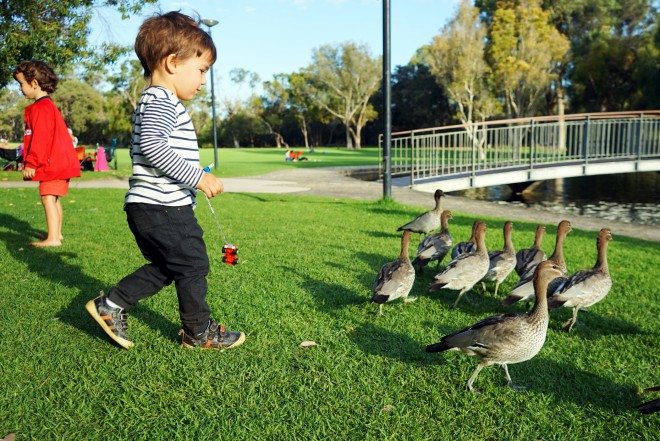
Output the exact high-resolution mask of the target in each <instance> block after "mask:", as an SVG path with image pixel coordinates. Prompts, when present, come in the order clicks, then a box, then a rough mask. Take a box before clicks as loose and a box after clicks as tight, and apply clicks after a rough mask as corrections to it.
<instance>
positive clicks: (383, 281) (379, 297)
mask: <svg viewBox="0 0 660 441" xmlns="http://www.w3.org/2000/svg"><path fill="white" fill-rule="evenodd" d="M410 233H411V232H410V230H404V231H403V234H402V235H401V250H400V252H399V257H398V258H397V259H396V260H394V261H392V262H388V263H386V264H384V265H383V266H382V267H381V268H380V270H379V271H378V276H377V277H376V280H374V283H373V285H372V287H371V293H372V295H371V300H372V302H374V303H377V304H378V305H379V308H378V313H379V314H380V315H382V314H383V304H384V303H386V302H391V301H392V300H395V299H399V298H401V299H403V300H404V302H406V303H407V302H412V301H414V300H416V298H414V297H408V294H410V290H411V289H412V286H413V283H414V282H415V269H414V268H413V266H412V263H411V262H410V257H409V256H408V246H409V244H410Z"/></svg>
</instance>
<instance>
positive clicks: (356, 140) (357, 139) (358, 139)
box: [349, 127, 362, 150]
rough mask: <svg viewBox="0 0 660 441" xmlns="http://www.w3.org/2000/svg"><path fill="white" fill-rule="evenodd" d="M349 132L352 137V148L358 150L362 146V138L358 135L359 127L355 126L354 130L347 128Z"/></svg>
mask: <svg viewBox="0 0 660 441" xmlns="http://www.w3.org/2000/svg"><path fill="white" fill-rule="evenodd" d="M349 131H350V132H351V137H352V138H353V148H354V149H355V150H360V149H361V148H362V140H361V136H360V131H361V128H360V127H357V128H356V129H355V130H353V129H349Z"/></svg>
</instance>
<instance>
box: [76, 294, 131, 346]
mask: <svg viewBox="0 0 660 441" xmlns="http://www.w3.org/2000/svg"><path fill="white" fill-rule="evenodd" d="M94 300H96V299H93V300H90V301H89V302H87V303H86V304H85V309H86V310H87V312H88V313H89V315H91V316H92V318H93V319H94V320H96V323H98V324H99V326H100V327H101V329H103V330H104V331H105V333H106V334H108V337H110V338H111V339H112V340H113V341H114V342H115V343H117V344H118V345H119V346H121V347H122V348H125V349H130V348H132V347H133V342H132V341H128V340H126V339H125V338H121V337H119V336H118V335H117V334H115V333H114V332H112V329H110V328H109V327H108V325H106V324H105V320H103V319H102V318H101V316H100V315H99V311H98V310H97V309H96V305H95V304H94Z"/></svg>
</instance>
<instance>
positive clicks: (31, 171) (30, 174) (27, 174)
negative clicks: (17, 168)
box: [23, 167, 36, 180]
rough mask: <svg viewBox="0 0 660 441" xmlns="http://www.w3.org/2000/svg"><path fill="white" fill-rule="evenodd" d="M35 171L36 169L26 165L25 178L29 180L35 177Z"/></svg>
mask: <svg viewBox="0 0 660 441" xmlns="http://www.w3.org/2000/svg"><path fill="white" fill-rule="evenodd" d="M35 171H36V170H35V169H33V168H30V167H25V168H24V169H23V179H27V180H29V179H32V178H34V173H35Z"/></svg>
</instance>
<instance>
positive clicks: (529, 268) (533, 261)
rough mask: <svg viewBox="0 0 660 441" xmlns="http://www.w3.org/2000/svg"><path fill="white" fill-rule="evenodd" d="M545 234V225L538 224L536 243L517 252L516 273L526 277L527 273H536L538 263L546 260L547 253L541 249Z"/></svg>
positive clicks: (535, 236) (535, 235)
mask: <svg viewBox="0 0 660 441" xmlns="http://www.w3.org/2000/svg"><path fill="white" fill-rule="evenodd" d="M544 235H545V225H539V226H537V227H536V233H535V234H534V244H533V245H532V246H531V247H529V248H523V249H522V250H519V251H518V252H517V253H516V273H518V275H519V276H520V277H524V275H525V274H526V273H529V274H534V269H535V268H536V265H538V264H539V263H541V262H543V261H544V260H545V257H546V256H545V253H544V252H543V250H542V249H541V243H542V242H543V236H544Z"/></svg>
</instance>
